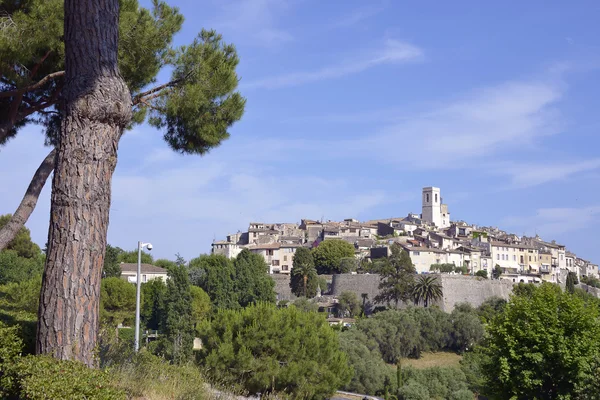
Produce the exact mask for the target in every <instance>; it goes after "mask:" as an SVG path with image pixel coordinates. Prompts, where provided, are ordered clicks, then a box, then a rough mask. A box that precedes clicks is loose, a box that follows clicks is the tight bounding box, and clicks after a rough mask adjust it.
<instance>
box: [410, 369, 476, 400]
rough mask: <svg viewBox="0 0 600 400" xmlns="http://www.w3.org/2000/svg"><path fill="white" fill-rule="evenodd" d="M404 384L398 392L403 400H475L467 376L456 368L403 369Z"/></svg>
mask: <svg viewBox="0 0 600 400" xmlns="http://www.w3.org/2000/svg"><path fill="white" fill-rule="evenodd" d="M402 381H403V382H404V384H403V385H402V387H401V388H399V390H398V394H399V396H398V397H399V398H402V399H456V400H466V399H473V393H472V392H471V391H469V389H468V386H467V380H466V377H465V374H464V373H463V372H462V371H461V370H460V369H458V368H456V367H432V368H425V369H415V368H412V367H406V368H403V369H402Z"/></svg>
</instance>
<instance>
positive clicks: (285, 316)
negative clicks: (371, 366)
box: [201, 303, 352, 399]
mask: <svg viewBox="0 0 600 400" xmlns="http://www.w3.org/2000/svg"><path fill="white" fill-rule="evenodd" d="M201 339H202V343H203V345H204V348H203V350H202V353H201V354H202V361H201V363H202V364H203V365H204V366H205V367H206V371H207V373H208V374H209V376H210V377H212V378H215V379H218V381H219V382H221V383H223V384H225V385H227V386H228V387H233V388H241V389H245V390H247V391H248V392H249V393H250V394H257V393H262V394H263V395H265V394H267V393H273V394H275V395H277V393H282V394H283V393H285V395H286V396H290V398H292V399H300V398H303V399H325V398H328V397H330V396H331V395H332V394H333V393H334V392H335V390H337V389H338V388H340V387H342V386H344V385H346V384H347V383H348V382H349V380H350V377H351V373H352V372H351V369H350V367H349V366H348V360H347V357H346V354H344V353H343V352H342V351H341V350H340V345H339V340H338V336H337V333H336V332H335V331H334V330H333V329H332V328H331V327H329V325H328V324H327V321H326V320H325V318H323V316H321V315H319V314H318V313H305V312H302V311H300V310H298V309H296V307H289V308H277V307H275V306H274V305H271V304H265V303H261V304H258V305H251V306H249V307H247V308H245V309H241V310H221V311H219V312H218V313H217V315H216V316H215V318H214V319H213V321H212V322H211V323H210V324H206V325H205V326H204V328H203V330H202V332H201ZM240 386H241V387H240Z"/></svg>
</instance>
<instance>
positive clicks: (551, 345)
mask: <svg viewBox="0 0 600 400" xmlns="http://www.w3.org/2000/svg"><path fill="white" fill-rule="evenodd" d="M599 317H600V315H599V309H598V307H596V306H594V305H586V303H585V302H584V300H583V299H581V298H579V297H578V296H573V295H571V294H570V293H565V292H562V291H561V290H560V288H559V287H558V286H556V285H552V284H549V283H543V284H542V285H541V286H539V287H534V289H533V290H532V292H531V293H528V294H515V295H513V296H512V297H511V299H510V301H509V303H508V304H507V306H506V309H505V311H504V312H503V313H502V314H499V315H498V316H497V317H496V318H494V319H493V320H492V321H491V323H490V324H489V325H488V327H487V328H486V331H487V335H488V340H486V341H485V343H484V345H483V352H484V354H485V355H486V356H487V360H483V362H484V365H483V372H484V375H485V377H486V380H487V382H486V388H487V390H488V392H489V394H490V395H492V396H495V397H499V398H528V399H536V398H537V399H576V398H577V399H579V398H595V397H594V396H596V395H597V391H596V390H597V388H593V385H590V381H597V375H596V372H597V371H596V370H595V368H594V367H593V366H595V365H597V364H596V361H597V360H598V359H599V357H600V342H598V337H599V335H600V319H599ZM515 377H519V379H515Z"/></svg>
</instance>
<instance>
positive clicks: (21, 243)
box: [0, 103, 42, 258]
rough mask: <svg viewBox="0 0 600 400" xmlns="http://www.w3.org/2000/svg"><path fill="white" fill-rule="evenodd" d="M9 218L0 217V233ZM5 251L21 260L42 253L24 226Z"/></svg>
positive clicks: (7, 216)
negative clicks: (15, 254) (12, 251)
mask: <svg viewBox="0 0 600 400" xmlns="http://www.w3.org/2000/svg"><path fill="white" fill-rule="evenodd" d="M0 104H1V103H0ZM11 217H12V215H10V214H6V215H0V231H1V230H2V228H3V227H4V226H6V225H7V224H8V223H9V222H10V219H11ZM5 249H6V250H14V251H15V252H16V253H17V255H18V256H19V257H23V258H37V257H39V256H40V254H41V252H42V251H41V249H40V247H39V246H38V245H37V244H35V243H33V242H32V241H31V232H30V231H29V229H27V228H26V227H24V226H22V227H21V229H19V231H18V233H17V234H16V236H15V237H14V239H12V240H11V241H10V242H8V244H7V245H6V247H5Z"/></svg>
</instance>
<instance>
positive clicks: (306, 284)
mask: <svg viewBox="0 0 600 400" xmlns="http://www.w3.org/2000/svg"><path fill="white" fill-rule="evenodd" d="M318 287H319V282H318V276H317V270H316V268H315V262H314V260H313V256H312V253H311V251H310V250H309V249H307V248H306V247H299V248H298V249H297V250H296V253H295V254H294V262H293V264H292V271H291V277H290V288H291V289H292V293H293V294H294V295H296V296H298V297H306V298H313V297H315V296H316V295H317V289H318Z"/></svg>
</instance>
